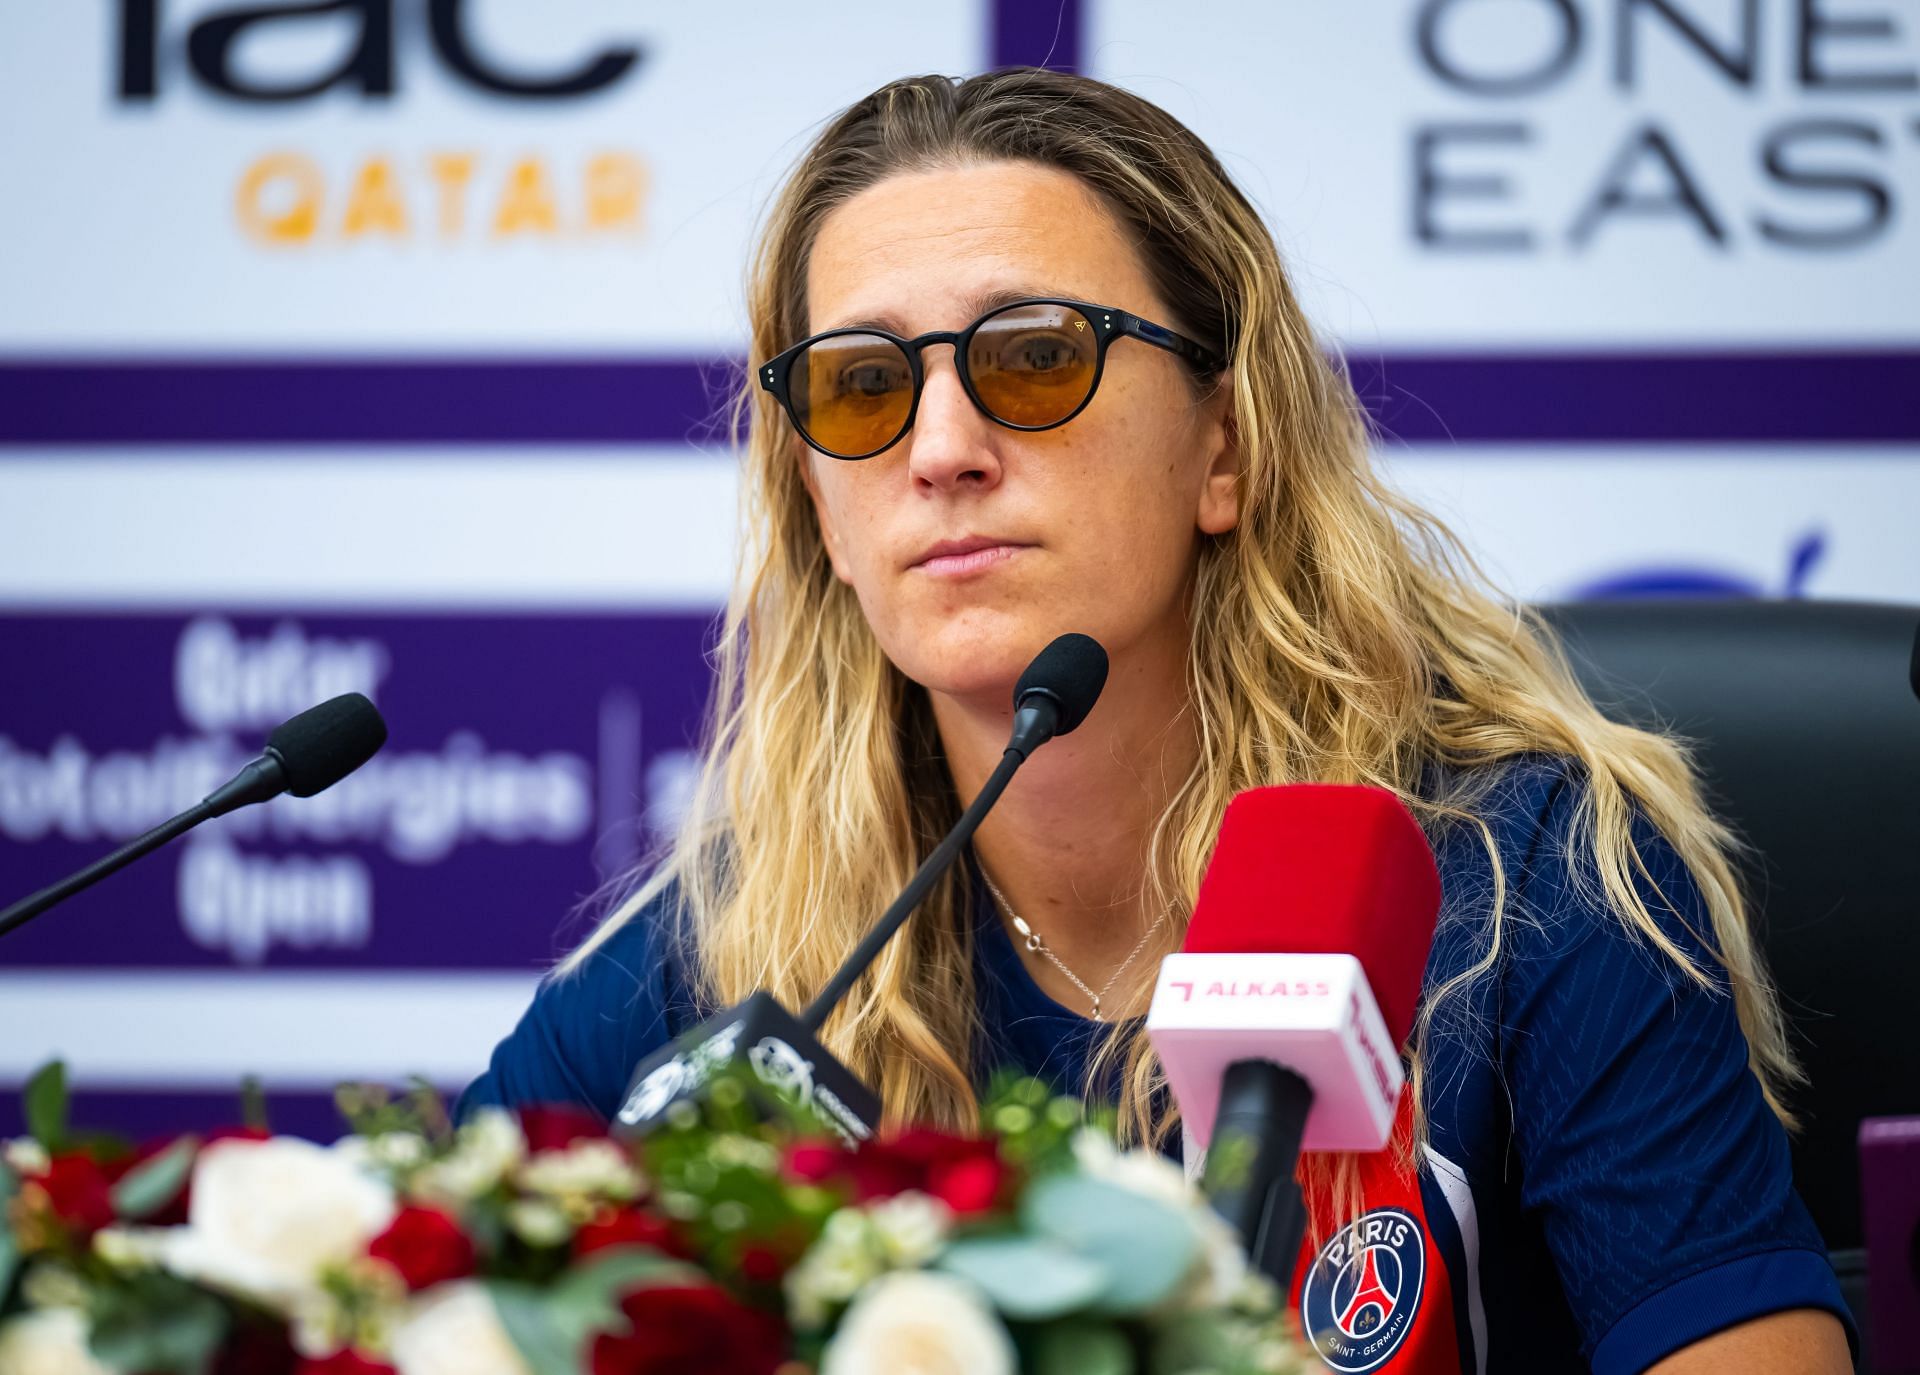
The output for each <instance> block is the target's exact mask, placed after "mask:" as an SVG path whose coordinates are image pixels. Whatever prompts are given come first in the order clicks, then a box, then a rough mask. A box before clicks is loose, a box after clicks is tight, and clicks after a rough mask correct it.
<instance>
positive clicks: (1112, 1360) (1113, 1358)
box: [1023, 1322, 1139, 1375]
mask: <svg viewBox="0 0 1920 1375" xmlns="http://www.w3.org/2000/svg"><path fill="white" fill-rule="evenodd" d="M1023 1368H1024V1369H1025V1370H1027V1371H1028V1372H1029V1375H1134V1373H1135V1371H1136V1370H1137V1369H1138V1368H1139V1363H1138V1362H1137V1361H1135V1360H1134V1358H1133V1344H1132V1343H1131V1342H1129V1341H1128V1340H1127V1339H1126V1337H1125V1335H1124V1334H1122V1333H1121V1331H1120V1329H1119V1328H1117V1327H1114V1326H1112V1325H1110V1324H1108V1323H1091V1322H1068V1323H1054V1324H1050V1325H1048V1326H1046V1327H1043V1328H1041V1329H1040V1331H1039V1333H1038V1334H1037V1335H1036V1336H1035V1337H1034V1340H1033V1344H1032V1347H1031V1349H1030V1350H1029V1351H1028V1353H1027V1360H1026V1363H1025V1365H1024V1367H1023Z"/></svg>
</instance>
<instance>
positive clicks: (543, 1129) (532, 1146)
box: [520, 1107, 607, 1151]
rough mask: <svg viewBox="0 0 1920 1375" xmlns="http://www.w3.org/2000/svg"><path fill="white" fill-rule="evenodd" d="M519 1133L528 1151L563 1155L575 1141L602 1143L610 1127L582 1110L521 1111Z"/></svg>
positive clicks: (569, 1108) (526, 1109)
mask: <svg viewBox="0 0 1920 1375" xmlns="http://www.w3.org/2000/svg"><path fill="white" fill-rule="evenodd" d="M520 1132H521V1135H523V1136H525V1137H526V1138H527V1149H528V1150H529V1151H563V1150H565V1149H566V1148H567V1147H568V1146H571V1145H572V1144H573V1143H574V1142H576V1141H582V1140H584V1141H598V1140H600V1139H601V1138H602V1137H604V1136H606V1134H607V1124H606V1123H605V1122H602V1121H601V1120H600V1119H599V1118H598V1117H595V1116H594V1115H593V1114H592V1113H590V1112H587V1111H586V1110H585V1109H582V1108H573V1107H551V1108H522V1109H520Z"/></svg>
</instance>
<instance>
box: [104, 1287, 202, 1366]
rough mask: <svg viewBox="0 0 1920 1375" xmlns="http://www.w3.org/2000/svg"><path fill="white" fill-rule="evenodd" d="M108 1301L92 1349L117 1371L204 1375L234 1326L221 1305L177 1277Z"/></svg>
mask: <svg viewBox="0 0 1920 1375" xmlns="http://www.w3.org/2000/svg"><path fill="white" fill-rule="evenodd" d="M103 1297H104V1302H103V1303H101V1304H100V1306H98V1307H96V1309H95V1310H94V1312H93V1314H92V1318H93V1323H92V1334H91V1336H90V1338H89V1343H88V1344H89V1345H90V1346H91V1348H92V1350H93V1354H94V1357H95V1359H97V1360H98V1361H99V1362H100V1363H101V1364H102V1365H105V1366H108V1367H109V1368H111V1369H114V1370H137V1371H140V1372H142V1375H148V1372H152V1373H153V1375H159V1373H160V1372H166V1375H203V1372H205V1371H206V1370H207V1369H208V1368H209V1367H210V1366H211V1364H212V1361H213V1357H214V1354H215V1353H216V1352H217V1351H218V1350H219V1349H220V1344H221V1343H222V1342H223V1341H225V1340H226V1336H227V1327H228V1325H229V1322H230V1321H231V1320H230V1319H229V1317H228V1315H227V1311H226V1309H225V1308H223V1307H222V1306H221V1304H220V1302H219V1300H217V1299H215V1298H214V1297H213V1296H212V1295H210V1294H206V1293H203V1292H201V1291H200V1290H197V1289H194V1288H193V1287H192V1286H190V1285H187V1284H184V1283H182V1282H180V1281H179V1280H175V1279H173V1278H172V1277H171V1276H155V1277H153V1279H152V1280H151V1281H150V1282H148V1283H145V1284H140V1285H137V1286H133V1287H130V1288H128V1289H125V1290H121V1291H114V1290H108V1291H103Z"/></svg>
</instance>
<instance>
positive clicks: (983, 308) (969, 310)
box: [814, 286, 1079, 335]
mask: <svg viewBox="0 0 1920 1375" xmlns="http://www.w3.org/2000/svg"><path fill="white" fill-rule="evenodd" d="M1067 295H1068V293H1066V292H1060V291H1049V290H1047V289H1046V288H1044V287H1035V286H1003V287H995V288H993V289H992V290H989V291H977V292H975V293H973V294H972V295H971V296H968V297H967V298H966V299H965V300H963V301H962V302H961V303H960V304H961V307H962V308H963V309H964V310H965V311H966V315H967V318H966V319H965V320H963V321H961V325H962V327H965V326H966V325H969V324H972V323H973V322H974V321H975V320H978V319H979V318H980V317H981V316H982V315H985V314H986V313H987V312H988V311H990V310H996V309H998V308H999V307H1001V306H1004V305H1011V304H1012V303H1013V302H1015V301H1025V300H1028V299H1030V298H1032V297H1035V296H1040V297H1063V298H1064V297H1066V296H1067ZM1072 299H1074V300H1078V299H1079V298H1078V297H1073V298H1072ZM830 329H883V330H886V331H887V332H888V333H889V334H901V335H904V334H905V333H906V332H907V330H906V326H905V325H904V324H902V323H901V322H900V318H899V317H898V316H897V315H893V314H890V313H884V312H883V313H881V314H879V315H868V316H864V317H862V318H860V319H857V320H843V321H841V322H840V323H839V324H837V325H827V326H824V327H823V328H821V329H819V330H816V331H814V332H815V333H817V334H824V333H826V331H827V330H830Z"/></svg>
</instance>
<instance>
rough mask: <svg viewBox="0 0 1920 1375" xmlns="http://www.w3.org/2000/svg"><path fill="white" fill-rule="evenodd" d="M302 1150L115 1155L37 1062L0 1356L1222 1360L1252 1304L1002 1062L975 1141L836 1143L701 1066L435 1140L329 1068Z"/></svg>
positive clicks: (1173, 1193)
mask: <svg viewBox="0 0 1920 1375" xmlns="http://www.w3.org/2000/svg"><path fill="white" fill-rule="evenodd" d="M340 1102H341V1107H342V1109H343V1112H344V1113H345V1114H346V1117H347V1120H348V1122H349V1124H350V1125H351V1127H352V1131H351V1133H350V1134H349V1135H347V1136H345V1137H343V1138H342V1139H341V1140H339V1141H338V1142H336V1143H334V1144H333V1145H331V1146H319V1145H314V1144H312V1143H310V1142H306V1141H302V1140H297V1139H293V1138H285V1137H273V1136H271V1135H269V1134H268V1133H267V1132H266V1131H265V1130H264V1128H263V1126H262V1125H260V1124H259V1123H258V1120H257V1114H249V1115H250V1116H253V1117H254V1118H255V1125H253V1126H250V1127H241V1128H236V1129H232V1130H228V1131H222V1132H215V1133H211V1134H209V1135H207V1136H206V1137H204V1138H195V1137H183V1138H179V1139H176V1140H171V1141H164V1142H156V1143H151V1144H149V1145H147V1146H145V1147H143V1148H136V1147H134V1146H132V1145H130V1144H128V1143H125V1142H120V1141H115V1140H112V1139H109V1138H104V1137H100V1136H85V1135H80V1134H77V1133H75V1132H73V1131H72V1130H71V1129H70V1128H69V1125H68V1123H67V1120H66V1119H67V1106H66V1091H65V1086H64V1075H63V1073H62V1071H61V1068H60V1067H59V1066H58V1065H53V1066H49V1067H48V1068H47V1069H46V1070H43V1071H42V1072H41V1073H40V1074H39V1075H37V1076H36V1077H35V1079H34V1080H33V1082H32V1083H31V1084H30V1085H29V1086H28V1089H27V1121H28V1126H29V1131H30V1133H31V1135H30V1136H28V1137H25V1138H22V1139H19V1140H15V1141H10V1142H7V1143H5V1144H4V1146H0V1207H4V1216H5V1225H4V1227H0V1371H4V1372H6V1375H106V1373H107V1372H125V1373H126V1375H149V1373H157V1372H180V1373H181V1375H201V1373H202V1372H205V1373H206V1375H442V1372H444V1373H445V1375H585V1373H586V1372H591V1373H592V1375H683V1373H686V1375H691V1372H702V1373H703V1375H809V1372H818V1375H882V1373H883V1372H884V1373H885V1375H914V1372H924V1373H925V1375H932V1373H933V1372H949V1371H951V1372H955V1373H956V1375H959V1373H960V1372H965V1375H1013V1372H1016V1371H1021V1372H1042V1373H1043V1375H1055V1373H1056V1372H1069V1371H1071V1372H1075V1375H1127V1372H1139V1375H1201V1373H1202V1372H1205V1373H1206V1375H1253V1373H1254V1372H1267V1373H1270V1375H1286V1372H1291V1371H1296V1370H1305V1369H1306V1364H1305V1362H1304V1361H1303V1360H1302V1357H1301V1354H1300V1349H1299V1348H1298V1347H1296V1346H1295V1345H1294V1344H1293V1342H1292V1340H1291V1339H1290V1336H1289V1331H1288V1329H1287V1328H1286V1326H1285V1325H1284V1317H1283V1314H1282V1311H1281V1307H1280V1303H1279V1296H1278V1295H1277V1294H1276V1293H1275V1291H1274V1288H1273V1286H1272V1285H1271V1284H1269V1283H1268V1282H1266V1281H1265V1280H1264V1279H1262V1278H1260V1277H1259V1276H1257V1275H1254V1274H1252V1273H1250V1272H1249V1270H1248V1268H1247V1265H1246V1262H1245V1259H1244V1257H1243V1255H1242V1253H1241V1250H1240V1247H1239V1245H1238V1243H1237V1241H1236V1239H1235V1237H1234V1236H1233V1234H1232V1233H1231V1231H1230V1230H1229V1229H1228V1228H1227V1227H1226V1225H1225V1224H1224V1223H1222V1222H1221V1221H1220V1220H1219V1219H1218V1218H1216V1217H1215V1216H1214V1215H1213V1213H1212V1212H1211V1211H1210V1210H1208V1209H1207V1207H1206V1206H1205V1204H1204V1203H1203V1202H1202V1201H1201V1200H1200V1199H1199V1198H1198V1196H1197V1195H1196V1194H1195V1193H1194V1192H1193V1190H1192V1189H1191V1186H1190V1185H1189V1184H1188V1182H1187V1181H1186V1179H1185V1177H1184V1175H1183V1174H1182V1172H1181V1171H1180V1170H1179V1168H1178V1167H1176V1166H1175V1165H1173V1164H1172V1163H1171V1162H1169V1161H1167V1160H1165V1159H1163V1158H1162V1157H1160V1156H1158V1155H1156V1154H1153V1153H1151V1152H1147V1151H1122V1150H1119V1149H1118V1148H1116V1146H1115V1145H1114V1143H1113V1138H1112V1136H1111V1134H1110V1132H1109V1131H1108V1130H1107V1128H1106V1126H1105V1125H1104V1124H1103V1123H1102V1122H1101V1121H1100V1120H1098V1119H1097V1118H1096V1117H1093V1116H1090V1115H1089V1114H1088V1113H1087V1112H1086V1111H1085V1110H1084V1109H1083V1108H1082V1106H1081V1105H1080V1104H1079V1103H1077V1102H1075V1101H1073V1100H1070V1099H1064V1098H1055V1097H1053V1096H1052V1095H1051V1094H1050V1093H1049V1091H1048V1090H1047V1089H1046V1088H1045V1087H1044V1086H1043V1085H1041V1084H1039V1083H1037V1082H1036V1081H1032V1080H1009V1081H1005V1082H1003V1083H1002V1084H1000V1085H998V1086H997V1087H996V1090H995V1092H994V1093H993V1094H992V1095H990V1097H989V1100H988V1102H987V1104H986V1106H985V1108H984V1117H985V1122H984V1131H983V1132H982V1133H981V1134H980V1135H979V1136H974V1137H968V1136H956V1135H951V1134H946V1133H940V1132H934V1131H924V1130H911V1131H906V1132H903V1133H899V1134H896V1135H893V1136H892V1137H890V1138H888V1139H887V1140H884V1141H878V1142H869V1143H866V1144H864V1145H862V1146H861V1147H859V1148H858V1149H854V1150H848V1149H845V1148H842V1147H841V1146H839V1145H837V1144H833V1143H831V1142H830V1141H829V1140H827V1139H826V1138H825V1137H824V1136H822V1135H819V1134H816V1133H814V1132H812V1131H809V1130H808V1129H807V1125H806V1123H805V1122H804V1121H796V1122H793V1123H787V1122H769V1121H767V1120H765V1118H764V1115H763V1114H762V1113H761V1112H760V1111H758V1110H757V1109H756V1108H755V1106H754V1102H753V1099H752V1097H751V1095H750V1093H749V1090H748V1089H747V1088H746V1087H745V1086H744V1085H743V1084H741V1083H740V1082H738V1081H737V1080H735V1079H732V1078H729V1077H727V1076H725V1075H723V1076H722V1077H720V1078H718V1079H717V1080H716V1081H715V1082H714V1084H713V1087H712V1091H711V1093H710V1095H709V1097H708V1099H707V1101H706V1102H705V1103H704V1105H702V1106H701V1107H697V1108H696V1107H694V1106H691V1105H682V1106H681V1107H680V1108H679V1109H676V1112H677V1114H678V1115H677V1116H676V1117H675V1118H674V1119H673V1120H672V1122H671V1123H670V1124H669V1126H668V1128H667V1129H666V1130H664V1131H661V1132H657V1133H656V1134H654V1135H653V1136H652V1137H650V1138H648V1139H647V1140H646V1141H644V1142H642V1143H639V1144H638V1145H637V1146H633V1147H629V1146H627V1145H623V1144H621V1143H619V1142H616V1141H613V1140H611V1139H610V1138H608V1137H607V1135H606V1134H605V1129H604V1127H603V1125H602V1124H601V1123H600V1122H599V1121H598V1120H597V1119H595V1118H592V1117H589V1116H586V1115H583V1114H579V1113H576V1112H573V1111H570V1110H534V1111H522V1112H520V1113H517V1114H509V1113H506V1112H502V1111H486V1110H483V1111H481V1112H479V1113H476V1114H474V1115H473V1116H472V1117H471V1118H470V1119H469V1120H468V1121H466V1122H465V1123H463V1124H461V1125H459V1126H458V1127H455V1126H454V1125H453V1124H452V1123H450V1122H449V1120H448V1118H447V1115H446V1113H445V1111H444V1109H443V1108H442V1106H441V1104H440V1102H439V1100H438V1098H437V1097H436V1096H435V1095H434V1094H433V1093H432V1092H431V1091H430V1090H427V1089H425V1088H424V1087H421V1088H416V1089H415V1090H413V1091H411V1092H408V1093H404V1094H390V1093H388V1092H386V1091H384V1090H381V1089H377V1088H367V1087H361V1088H351V1089H344V1090H342V1091H341V1094H340Z"/></svg>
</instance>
